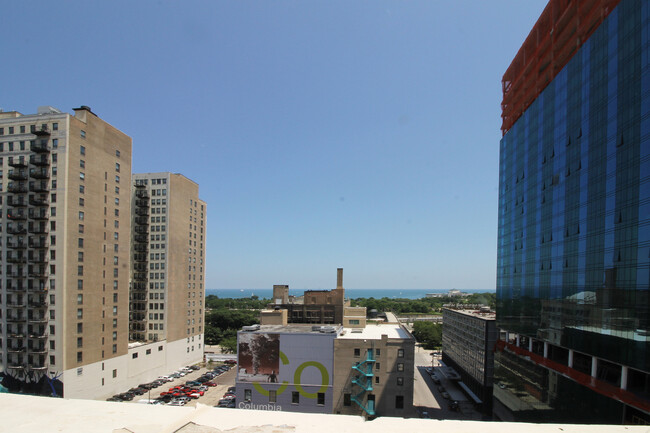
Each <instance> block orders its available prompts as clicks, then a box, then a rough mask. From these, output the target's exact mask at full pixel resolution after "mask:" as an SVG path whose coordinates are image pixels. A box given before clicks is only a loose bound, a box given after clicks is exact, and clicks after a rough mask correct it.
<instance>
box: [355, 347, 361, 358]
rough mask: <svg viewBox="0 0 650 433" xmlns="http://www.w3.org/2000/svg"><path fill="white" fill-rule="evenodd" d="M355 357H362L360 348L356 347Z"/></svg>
mask: <svg viewBox="0 0 650 433" xmlns="http://www.w3.org/2000/svg"><path fill="white" fill-rule="evenodd" d="M354 356H361V349H359V348H358V347H355V349H354Z"/></svg>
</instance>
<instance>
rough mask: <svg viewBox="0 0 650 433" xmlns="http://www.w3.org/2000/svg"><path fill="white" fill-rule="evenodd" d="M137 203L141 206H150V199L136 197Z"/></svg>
mask: <svg viewBox="0 0 650 433" xmlns="http://www.w3.org/2000/svg"><path fill="white" fill-rule="evenodd" d="M135 205H136V206H137V207H139V208H148V207H149V200H148V199H136V200H135Z"/></svg>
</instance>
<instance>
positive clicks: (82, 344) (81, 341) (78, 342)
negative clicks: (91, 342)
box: [77, 337, 84, 347]
mask: <svg viewBox="0 0 650 433" xmlns="http://www.w3.org/2000/svg"><path fill="white" fill-rule="evenodd" d="M83 346H84V339H83V338H82V337H77V347H83Z"/></svg>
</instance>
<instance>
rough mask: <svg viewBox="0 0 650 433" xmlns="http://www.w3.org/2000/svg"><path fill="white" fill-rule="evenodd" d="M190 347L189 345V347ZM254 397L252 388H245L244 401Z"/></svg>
mask: <svg viewBox="0 0 650 433" xmlns="http://www.w3.org/2000/svg"><path fill="white" fill-rule="evenodd" d="M188 349H189V347H188ZM251 397H252V390H250V389H245V390H244V401H245V402H247V403H250V401H251Z"/></svg>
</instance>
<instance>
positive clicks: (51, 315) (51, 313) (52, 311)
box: [50, 310, 54, 320]
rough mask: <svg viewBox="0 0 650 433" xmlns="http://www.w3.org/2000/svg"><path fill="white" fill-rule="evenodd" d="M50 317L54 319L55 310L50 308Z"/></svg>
mask: <svg viewBox="0 0 650 433" xmlns="http://www.w3.org/2000/svg"><path fill="white" fill-rule="evenodd" d="M50 319H52V320H54V310H50Z"/></svg>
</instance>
